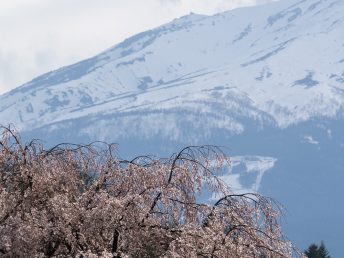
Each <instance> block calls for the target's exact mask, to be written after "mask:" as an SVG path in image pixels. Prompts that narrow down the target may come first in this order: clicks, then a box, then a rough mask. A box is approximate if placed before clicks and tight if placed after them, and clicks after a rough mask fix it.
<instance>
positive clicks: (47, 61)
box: [0, 0, 273, 94]
mask: <svg viewBox="0 0 344 258" xmlns="http://www.w3.org/2000/svg"><path fill="white" fill-rule="evenodd" d="M270 1H273V0H0V35H1V40H0V94H1V93H4V92H6V91H8V90H10V89H12V88H14V87H17V86H19V85H21V84H22V83H25V82H27V81H29V80H31V79H32V78H33V77H35V76H38V75H40V74H42V73H45V72H48V71H51V70H53V69H56V68H59V67H61V66H64V65H69V64H72V63H73V62H77V61H80V60H82V59H85V58H88V57H91V56H92V55H95V54H97V53H99V52H101V51H102V50H104V49H107V48H109V47H111V46H113V45H114V44H116V43H119V42H120V41H122V40H123V39H125V38H127V37H129V36H131V35H133V34H135V33H138V32H141V31H144V30H147V29H151V28H154V27H156V26H159V25H161V24H163V23H166V22H169V21H171V20H172V19H174V18H177V17H180V16H182V15H185V14H188V13H190V12H195V13H201V14H213V13H216V12H221V11H226V10H229V9H233V8H237V7H242V6H249V5H255V4H260V3H266V2H270Z"/></svg>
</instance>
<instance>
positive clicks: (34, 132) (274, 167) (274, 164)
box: [0, 0, 344, 257]
mask: <svg viewBox="0 0 344 258" xmlns="http://www.w3.org/2000/svg"><path fill="white" fill-rule="evenodd" d="M343 31H344V1H341V0H302V1H300V0H282V1H279V2H275V3H270V4H267V5H261V6H256V7H249V8H240V9H236V10H233V11H228V12H225V13H220V14H217V15H214V16H205V15H198V14H190V15H187V16H184V17H181V18H179V19H175V20H174V21H172V22H171V23H168V24H165V25H163V26H161V27H158V28H156V29H154V30H150V31H147V32H143V33H140V34H138V35H135V36H133V37H131V38H129V39H127V40H125V41H124V42H122V43H121V44H118V45H116V46H114V47H112V48H110V49H108V50H106V51H104V52H103V53H101V54H99V55H97V56H95V57H92V58H90V59H87V60H84V61H82V62H80V63H77V64H74V65H71V66H68V67H63V68H61V69H59V70H56V71H52V72H50V73H47V74H44V75H42V76H40V77H38V78H35V79H34V80H32V81H30V82H28V83H26V84H24V85H22V86H20V87H18V88H16V89H15V90H12V91H11V92H8V93H6V94H4V95H2V96H0V123H1V124H8V123H13V124H14V125H15V126H16V127H17V128H18V129H20V130H21V132H22V133H23V135H24V137H25V138H30V137H36V138H40V139H43V140H45V141H46V142H47V143H48V144H54V143H58V142H65V141H68V142H70V141H72V142H75V141H76V142H88V141H91V140H106V141H110V142H118V143H119V144H120V149H122V150H123V151H124V153H126V155H136V154H143V153H147V152H151V153H154V154H160V155H166V154H167V153H170V152H171V151H175V150H177V149H178V148H179V147H180V146H184V145H188V144H205V143H210V144H220V145H222V146H227V147H229V148H230V153H231V154H233V155H235V156H236V157H235V158H234V161H236V163H235V164H236V168H241V169H242V171H243V173H242V174H241V175H240V176H237V177H234V178H233V177H232V178H231V180H229V181H231V182H232V183H233V182H236V185H239V186H240V187H242V188H243V189H251V190H258V189H259V191H260V192H262V193H264V194H268V195H270V196H272V197H274V198H276V199H277V200H279V201H280V202H282V203H283V204H285V206H286V207H287V209H288V213H287V215H286V220H287V222H288V223H287V224H286V226H285V227H286V230H287V233H288V235H289V236H290V238H291V239H292V240H294V241H296V243H297V244H299V245H300V246H301V247H303V248H305V247H306V245H308V244H310V243H311V242H314V241H320V240H322V239H323V240H325V242H326V243H328V247H329V250H330V251H331V253H333V254H334V255H336V256H334V257H344V253H343V251H342V250H340V249H341V246H340V237H339V236H340V235H341V234H342V230H343V229H344V221H343V219H342V218H343V217H344V209H343V207H341V205H340V203H341V202H342V196H343V187H342V185H343V182H344V171H343V168H344V158H343V153H344V136H343V135H342V132H343V130H344V119H343V115H342V114H343V105H344V33H343ZM238 155H239V156H238ZM252 155H253V156H252ZM252 161H253V163H252ZM252 164H254V168H252ZM250 165H251V167H250ZM234 168H235V167H234ZM252 171H255V172H256V173H255V174H254V173H251V172H252ZM257 171H258V172H257ZM267 171H268V173H265V172H267ZM235 180H237V181H235ZM247 184H249V185H250V186H247ZM325 224H326V226H325Z"/></svg>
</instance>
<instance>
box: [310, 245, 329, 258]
mask: <svg viewBox="0 0 344 258" xmlns="http://www.w3.org/2000/svg"><path fill="white" fill-rule="evenodd" d="M305 255H306V256H307V257H308V258H331V257H330V255H329V253H328V251H327V249H326V246H325V244H324V242H323V241H321V244H320V246H319V247H318V246H317V245H316V244H311V245H310V246H309V247H308V249H307V250H306V251H305Z"/></svg>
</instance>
